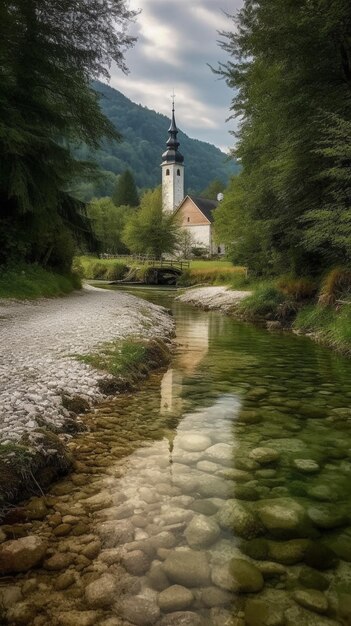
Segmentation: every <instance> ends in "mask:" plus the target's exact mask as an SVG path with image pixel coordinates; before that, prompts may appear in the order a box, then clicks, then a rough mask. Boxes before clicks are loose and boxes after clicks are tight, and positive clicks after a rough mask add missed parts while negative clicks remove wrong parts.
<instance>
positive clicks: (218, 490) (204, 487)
mask: <svg viewBox="0 0 351 626" xmlns="http://www.w3.org/2000/svg"><path fill="white" fill-rule="evenodd" d="M198 491H199V493H200V494H201V495H202V497H203V498H211V497H214V498H223V500H225V499H226V498H228V496H229V494H230V485H228V483H227V482H226V481H224V480H222V479H220V478H217V477H215V476H209V475H206V476H205V475H204V476H203V477H202V478H201V479H199V481H198Z"/></svg>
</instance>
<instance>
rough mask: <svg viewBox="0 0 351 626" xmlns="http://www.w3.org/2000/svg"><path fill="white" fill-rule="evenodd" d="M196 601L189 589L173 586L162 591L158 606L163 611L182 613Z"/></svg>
mask: <svg viewBox="0 0 351 626" xmlns="http://www.w3.org/2000/svg"><path fill="white" fill-rule="evenodd" d="M193 601H194V596H193V594H192V593H191V591H190V590H189V589H186V587H182V586H181V585H172V586H171V587H168V589H165V590H164V591H161V593H159V595H158V599H157V602H158V605H159V607H160V609H161V611H165V612H166V613H169V612H171V611H181V610H182V609H187V608H189V607H190V606H191V605H192V603H193Z"/></svg>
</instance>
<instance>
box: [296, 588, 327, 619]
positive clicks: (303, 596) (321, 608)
mask: <svg viewBox="0 0 351 626" xmlns="http://www.w3.org/2000/svg"><path fill="white" fill-rule="evenodd" d="M293 598H294V600H295V601H296V602H297V603H298V604H300V605H301V606H303V607H305V608H306V609H309V610H310V611H315V613H322V614H323V613H326V612H327V610H328V600H327V598H326V597H325V595H324V594H323V593H322V592H321V591H317V590H316V589H298V590H297V591H294V593H293Z"/></svg>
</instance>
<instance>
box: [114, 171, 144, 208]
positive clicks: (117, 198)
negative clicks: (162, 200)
mask: <svg viewBox="0 0 351 626" xmlns="http://www.w3.org/2000/svg"><path fill="white" fill-rule="evenodd" d="M112 200H113V202H114V204H115V205H116V206H132V207H133V206H134V207H136V206H138V205H139V196H138V191H137V188H136V184H135V181H134V178H133V175H132V173H131V172H130V171H129V170H126V171H125V172H123V174H121V175H120V176H118V178H117V183H116V186H115V189H114V190H113V193H112Z"/></svg>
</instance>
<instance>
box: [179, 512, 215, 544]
mask: <svg viewBox="0 0 351 626" xmlns="http://www.w3.org/2000/svg"><path fill="white" fill-rule="evenodd" d="M184 535H185V538H186V540H187V542H188V544H189V546H190V547H191V548H195V549H196V548H206V547H208V546H211V545H212V544H213V543H214V542H215V541H216V540H217V539H218V537H219V535H220V528H219V526H218V524H217V523H216V522H215V521H214V520H213V519H209V518H207V517H206V516H205V515H196V516H195V517H193V519H192V520H191V522H190V524H188V526H187V528H186V530H185V532H184Z"/></svg>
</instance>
